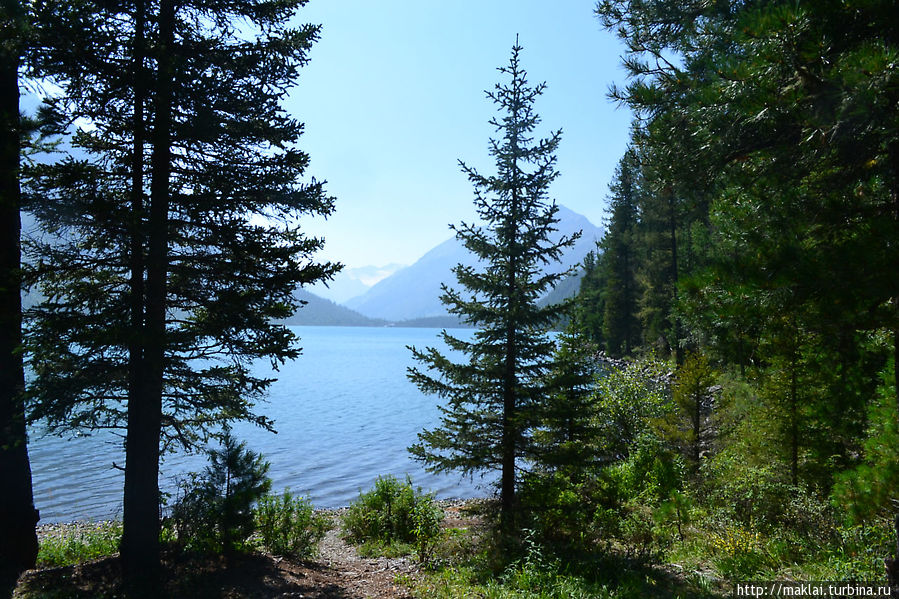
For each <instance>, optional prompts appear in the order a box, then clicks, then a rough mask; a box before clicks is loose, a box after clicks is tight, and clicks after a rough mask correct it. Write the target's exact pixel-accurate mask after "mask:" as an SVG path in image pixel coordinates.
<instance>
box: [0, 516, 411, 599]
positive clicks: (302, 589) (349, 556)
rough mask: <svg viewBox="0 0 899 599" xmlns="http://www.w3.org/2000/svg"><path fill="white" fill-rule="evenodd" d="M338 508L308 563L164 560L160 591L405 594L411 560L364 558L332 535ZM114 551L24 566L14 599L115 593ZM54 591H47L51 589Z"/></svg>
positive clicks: (320, 597) (85, 526) (349, 597)
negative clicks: (58, 564)
mask: <svg viewBox="0 0 899 599" xmlns="http://www.w3.org/2000/svg"><path fill="white" fill-rule="evenodd" d="M343 511H344V510H335V511H328V512H325V514H326V515H327V516H328V517H330V518H331V520H332V523H333V527H332V529H331V530H329V531H328V532H327V534H326V535H325V538H324V540H323V541H322V542H321V544H320V545H319V552H318V554H317V555H316V556H315V557H314V558H313V559H311V560H309V561H302V562H297V561H293V560H289V559H285V558H281V557H276V556H270V555H264V554H259V553H256V554H252V555H247V556H238V557H235V558H233V559H232V560H231V561H228V562H226V561H225V560H224V559H223V558H212V559H193V558H191V559H188V560H186V561H185V560H183V559H177V560H174V561H173V560H172V559H171V558H168V559H166V560H165V564H164V566H165V571H166V578H167V579H168V582H167V583H166V594H167V595H168V596H169V597H171V598H172V599H180V598H184V599H206V598H207V597H208V598H210V599H211V598H228V599H237V598H253V599H257V598H258V599H299V598H303V599H406V598H410V597H411V594H410V592H409V589H408V587H406V586H405V585H404V584H403V583H402V581H400V580H398V577H402V578H404V579H405V580H407V581H408V580H409V577H414V576H415V573H416V571H417V565H416V564H415V563H414V561H413V560H412V559H411V558H407V557H401V558H383V557H382V558H364V557H360V556H359V555H358V553H357V552H356V548H355V547H353V546H351V545H348V544H347V543H346V542H345V541H344V540H343V539H341V538H340V526H339V518H340V515H341V513H342V512H343ZM98 525H101V524H90V523H73V524H55V525H47V526H43V527H40V530H39V536H41V537H45V536H70V535H76V534H78V533H79V532H84V531H87V530H89V529H91V528H93V527H96V526H98ZM118 572H119V566H118V556H117V555H114V556H110V557H106V558H102V559H98V560H94V561H90V562H86V563H83V564H79V565H77V566H69V567H64V568H50V569H45V570H32V571H30V572H27V573H25V574H24V575H23V577H22V579H21V580H20V584H19V588H18V589H17V591H16V595H15V597H22V598H27V597H35V596H40V595H41V594H40V591H44V590H51V589H52V590H54V591H57V592H60V593H62V594H61V595H59V596H66V597H72V598H78V599H81V598H82V597H83V598H87V597H96V596H98V595H103V596H120V578H119V575H118ZM54 596H55V595H54Z"/></svg>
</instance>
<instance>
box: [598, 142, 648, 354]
mask: <svg viewBox="0 0 899 599" xmlns="http://www.w3.org/2000/svg"><path fill="white" fill-rule="evenodd" d="M638 167H639V165H638V163H637V156H636V154H635V152H634V151H633V150H629V151H628V152H627V153H626V154H625V155H624V157H623V158H622V159H621V161H620V162H619V164H618V168H617V169H616V171H615V179H614V181H613V182H612V185H611V191H612V198H611V206H610V212H611V218H610V219H609V228H608V231H606V234H605V236H604V237H603V240H602V244H601V245H602V248H603V250H604V253H605V256H604V261H605V264H606V265H607V269H608V275H607V277H606V290H605V306H604V310H605V314H604V316H603V319H602V323H603V324H602V326H603V337H604V338H605V343H606V348H607V350H608V352H609V354H611V355H613V356H621V355H628V354H630V353H631V351H633V349H634V348H635V347H636V345H637V343H638V342H639V339H640V323H639V321H638V320H637V309H638V304H637V302H638V298H639V292H640V289H639V287H638V282H637V276H636V273H637V267H638V257H637V251H636V240H635V236H636V228H637V197H636V196H637V185H638V182H637V177H638V174H639V170H638Z"/></svg>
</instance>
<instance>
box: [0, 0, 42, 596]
mask: <svg viewBox="0 0 899 599" xmlns="http://www.w3.org/2000/svg"><path fill="white" fill-rule="evenodd" d="M10 5H11V7H12V11H10V12H12V13H13V14H9V13H7V11H3V12H4V13H7V14H6V15H5V16H6V17H10V16H12V17H13V19H15V20H18V19H19V18H21V16H22V7H21V5H19V4H18V3H11V4H10ZM16 13H18V14H16ZM4 27H5V28H6V27H9V28H10V29H13V28H14V27H15V25H13V26H10V25H9V24H7V25H6V26H4ZM16 41H17V40H4V44H3V45H0V128H2V134H3V137H2V140H0V227H2V228H0V481H2V482H3V492H2V493H0V596H9V595H10V594H11V593H12V590H13V588H14V587H15V584H16V579H17V578H18V577H19V574H21V573H22V572H23V571H25V570H27V569H29V568H33V567H34V561H35V558H36V557H37V536H36V533H35V528H34V527H35V524H37V521H38V513H37V510H35V509H34V498H33V495H32V490H31V466H30V464H29V462H28V448H27V442H26V441H27V433H26V429H25V406H24V397H23V396H24V391H25V373H24V369H23V366H22V353H21V352H22V296H21V265H20V261H21V250H20V246H19V235H20V231H21V221H20V217H19V207H20V203H21V195H20V188H19V144H20V138H21V132H20V123H19V78H18V71H19V60H20V59H19V53H20V48H21V45H20V44H19V43H16ZM9 42H12V43H11V44H9ZM7 44H9V45H7ZM4 46H5V47H4ZM10 46H12V47H10Z"/></svg>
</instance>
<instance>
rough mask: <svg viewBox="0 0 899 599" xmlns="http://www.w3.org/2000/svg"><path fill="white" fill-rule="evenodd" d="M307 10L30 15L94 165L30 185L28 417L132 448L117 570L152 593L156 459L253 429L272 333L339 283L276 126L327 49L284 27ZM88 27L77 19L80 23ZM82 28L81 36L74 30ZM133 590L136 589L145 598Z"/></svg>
mask: <svg viewBox="0 0 899 599" xmlns="http://www.w3.org/2000/svg"><path fill="white" fill-rule="evenodd" d="M303 4H304V2H303V0H290V1H287V2H281V1H272V2H268V1H265V2H250V1H240V2H177V3H176V2H174V1H173V0H159V1H158V2H157V1H155V0H139V1H138V2H136V3H134V4H125V5H118V4H117V5H102V6H99V7H97V10H96V11H95V12H91V13H87V14H85V15H73V14H72V13H70V12H66V10H59V9H57V8H56V7H54V6H49V5H43V4H41V5H38V6H37V8H36V10H37V12H38V18H40V19H43V20H45V21H46V22H48V23H50V24H51V25H52V27H53V31H54V33H55V35H57V36H58V37H59V38H60V39H67V40H69V43H68V44H67V45H66V46H62V47H61V46H54V47H52V48H50V50H49V51H48V54H47V59H46V65H44V68H45V69H46V71H47V75H48V76H51V77H53V78H54V79H55V80H56V81H57V82H58V83H59V84H60V85H62V87H63V89H64V93H63V95H62V96H60V97H58V98H56V99H55V100H54V101H53V103H52V108H53V110H54V111H55V112H56V114H57V115H58V118H59V122H60V125H61V128H64V127H65V126H66V125H68V124H69V123H72V122H75V121H76V119H82V120H86V121H87V122H90V123H91V125H92V127H91V128H81V129H78V130H77V131H76V133H75V134H74V135H73V136H72V139H71V144H72V145H73V146H74V147H76V148H80V149H81V150H83V151H84V152H85V153H86V156H87V157H86V158H85V159H77V160H76V159H74V158H71V157H69V158H65V159H62V160H60V161H58V162H56V163H54V164H40V165H35V167H34V168H33V169H32V172H31V177H32V181H31V185H30V203H29V207H30V209H31V210H33V211H34V212H35V213H36V215H37V216H38V217H39V218H40V222H41V227H42V229H43V231H44V235H43V236H41V237H40V238H38V239H36V240H34V243H33V245H32V247H31V256H32V260H33V263H34V265H35V267H34V269H33V272H32V273H31V275H30V276H31V280H32V281H35V282H37V283H38V284H39V285H40V289H41V292H42V294H43V295H44V296H45V297H46V298H47V299H46V301H44V302H43V303H41V304H40V305H38V306H36V307H35V308H34V309H32V310H31V311H30V314H29V315H28V316H29V335H28V339H27V344H28V348H29V351H30V352H31V359H30V365H31V367H32V369H33V370H34V372H35V383H34V385H33V388H32V390H31V396H32V406H33V410H32V416H33V417H34V418H44V419H46V421H47V422H48V423H49V424H50V426H51V427H54V428H57V429H59V430H64V429H66V428H69V427H76V428H87V429H96V428H124V429H126V431H127V432H126V442H125V449H126V464H125V501H124V513H123V518H124V532H123V538H122V559H123V562H124V564H125V566H126V573H127V574H128V575H129V577H130V578H131V579H132V581H131V582H132V583H134V584H132V587H134V588H136V589H141V588H143V589H149V590H148V591H147V592H150V593H152V592H153V591H152V589H153V588H155V584H156V583H155V582H153V579H154V578H155V573H156V572H157V569H158V559H159V558H158V538H159V523H158V509H159V507H158V506H159V491H158V481H157V478H158V462H159V456H160V452H161V451H163V450H165V449H167V448H169V447H171V446H172V445H173V444H175V443H177V444H179V445H181V446H183V447H187V448H191V447H195V446H197V445H199V444H202V443H203V442H205V441H206V440H207V439H208V437H209V435H211V434H216V431H218V430H220V428H219V427H220V425H221V424H222V423H227V422H229V421H232V420H236V419H240V420H250V421H253V422H255V423H257V424H259V425H260V426H264V427H271V422H270V421H269V420H268V419H266V418H265V417H264V416H261V415H259V414H257V413H256V412H255V410H254V404H255V403H256V402H257V401H258V400H260V399H261V398H262V397H263V395H264V393H265V390H266V388H267V387H268V385H269V384H270V383H271V380H270V379H266V378H260V377H258V376H255V375H254V374H252V372H251V369H250V364H251V362H253V361H254V360H258V359H266V360H270V361H271V363H272V364H273V365H275V366H277V365H278V364H280V363H282V362H284V361H285V360H289V359H293V358H295V357H297V355H298V353H299V350H298V348H297V347H296V344H295V341H296V339H295V337H294V335H293V334H292V333H291V332H290V331H289V330H287V329H286V327H284V326H283V325H281V324H278V323H277V322H276V319H284V318H286V317H288V316H289V315H290V314H291V313H292V312H293V311H294V310H295V309H296V308H297V306H298V302H297V300H296V299H295V298H294V296H293V291H294V289H295V288H296V287H297V286H298V285H300V284H303V283H311V282H314V281H317V280H321V279H323V278H327V277H328V276H330V275H331V274H332V273H333V272H334V271H335V270H336V267H335V265H331V264H318V263H316V262H314V261H313V259H312V256H313V254H314V253H315V252H316V251H317V250H318V249H319V248H320V247H321V245H322V241H321V240H320V239H315V238H308V237H306V236H304V235H303V233H302V231H301V230H300V228H299V226H298V224H297V219H298V217H300V216H301V215H303V214H310V213H311V214H328V213H330V212H331V210H332V209H333V199H332V198H330V197H328V196H327V195H326V194H325V192H324V189H323V187H322V184H321V183H320V182H317V181H315V180H314V179H311V180H308V181H305V182H304V181H303V180H302V179H301V178H302V177H303V175H304V174H305V170H306V166H307V164H308V157H307V155H306V154H305V153H303V152H302V151H301V150H299V149H298V148H297V145H296V144H297V141H298V139H299V136H300V134H301V133H302V124H301V123H300V122H299V121H297V120H296V119H294V118H293V117H290V116H288V115H287V114H286V113H285V112H284V110H283V109H282V108H281V101H282V100H283V97H284V94H285V91H286V90H287V89H288V88H290V87H291V86H292V85H294V84H295V83H296V80H297V77H298V72H299V68H300V67H301V66H302V65H303V64H305V62H306V60H307V52H308V50H309V49H310V47H311V44H312V43H313V42H314V41H315V40H316V39H317V36H318V28H317V27H315V26H311V25H306V26H293V25H291V24H290V20H291V19H290V17H291V16H292V15H293V14H294V13H295V12H296V10H297V9H298V8H299V7H300V6H302V5H303ZM75 17H78V18H75ZM82 17H83V18H82ZM138 579H145V580H142V581H138Z"/></svg>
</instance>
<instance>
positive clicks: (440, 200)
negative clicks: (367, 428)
mask: <svg viewBox="0 0 899 599" xmlns="http://www.w3.org/2000/svg"><path fill="white" fill-rule="evenodd" d="M593 7H594V3H593V1H592V0H556V1H555V2H547V1H545V0H480V1H477V0H455V1H442V2H437V1H430V0H418V1H416V0H379V1H372V0H311V1H310V3H309V4H308V5H307V6H306V7H305V8H304V9H302V11H301V12H300V14H299V20H300V21H301V22H311V23H320V24H322V26H323V28H322V38H321V40H320V41H319V42H318V43H317V44H315V46H314V47H313V49H312V52H311V59H312V60H311V63H310V64H309V65H308V66H307V67H305V68H304V69H303V71H302V75H301V79H300V83H299V86H298V87H297V88H296V89H295V90H294V91H293V92H292V94H291V96H290V98H289V100H288V101H287V106H288V110H290V112H291V113H293V114H295V115H296V116H297V117H299V118H300V119H301V120H303V121H304V122H305V124H306V134H305V135H304V138H303V140H302V142H301V145H302V147H303V149H304V150H306V151H308V152H309V154H310V157H311V165H310V169H309V174H311V175H313V176H315V177H316V178H318V179H327V180H328V190H329V192H330V193H331V194H332V195H334V196H336V198H337V211H336V213H335V214H334V215H333V216H332V217H331V218H329V219H327V220H322V219H314V220H313V221H312V222H308V223H307V228H308V231H310V233H312V234H315V235H319V236H324V237H325V239H326V241H327V245H326V249H325V251H324V252H323V254H322V257H323V258H327V259H329V260H338V261H341V262H344V263H345V264H346V265H347V266H350V267H359V266H365V265H383V264H386V263H389V262H399V263H403V264H411V263H412V262H414V261H415V260H417V259H418V258H419V257H421V255H422V254H424V253H425V252H426V251H427V250H428V249H430V248H431V247H433V246H434V245H436V244H438V243H440V242H442V241H443V240H445V239H447V238H448V237H450V235H451V232H450V231H449V230H448V228H447V226H448V224H449V223H457V222H459V221H460V220H463V219H465V220H470V219H471V218H472V216H473V214H474V210H473V207H472V189H471V186H470V185H469V183H468V181H467V179H466V177H465V176H464V175H463V174H462V173H461V172H460V170H459V168H458V165H457V162H456V161H457V160H458V159H460V158H461V159H462V160H464V161H465V162H466V163H468V164H469V165H472V166H475V167H477V168H478V169H479V170H481V171H482V172H485V173H490V172H492V167H493V161H492V159H491V158H490V157H489V156H488V154H487V141H488V138H489V137H490V136H491V135H493V130H492V127H491V126H490V125H488V123H487V121H488V120H489V119H490V118H491V117H492V116H493V115H494V114H495V110H494V107H493V105H492V104H491V103H490V102H489V100H487V99H486V98H485V96H484V92H483V90H485V89H488V88H492V87H493V85H494V84H495V83H497V81H499V80H500V79H499V78H500V73H498V72H497V71H496V67H498V66H500V65H504V64H506V63H507V62H508V59H509V56H510V51H511V47H512V45H513V43H514V42H515V36H516V34H518V35H519V42H520V44H521V45H522V46H523V47H524V51H523V53H522V64H523V66H524V68H525V69H526V70H527V71H528V75H529V80H530V81H531V82H532V83H536V82H540V81H546V83H547V86H548V87H547V90H546V92H545V93H544V95H543V96H542V97H541V99H540V100H539V101H538V104H537V111H538V112H539V114H540V115H541V116H542V118H543V125H544V127H546V130H547V131H548V130H549V129H550V128H551V129H557V128H562V129H563V137H562V144H561V147H560V150H559V152H558V168H559V170H560V171H561V176H560V178H559V179H558V180H557V182H556V183H555V184H554V186H553V189H552V195H553V197H555V199H556V200H557V201H558V202H559V203H561V204H565V205H566V206H568V207H569V208H571V209H572V210H574V211H576V212H580V213H582V214H584V215H586V216H587V217H588V218H589V219H590V220H591V221H593V222H594V223H596V224H599V223H600V222H601V220H602V217H603V210H604V206H605V203H606V196H607V193H608V184H609V180H610V177H611V175H612V173H613V170H614V168H615V165H616V163H617V161H618V159H619V157H620V156H621V155H622V154H623V152H624V150H625V146H626V143H627V132H628V128H629V123H630V115H629V113H628V112H627V111H626V110H625V109H622V108H617V107H616V106H615V105H614V104H613V103H611V102H610V101H609V100H608V99H607V97H606V92H607V90H608V86H609V84H610V83H612V82H613V81H617V82H619V83H621V82H623V81H624V72H623V70H622V69H621V67H620V66H619V64H620V58H619V57H620V55H621V54H622V46H621V44H620V43H619V42H618V41H617V40H616V39H615V38H614V36H612V35H611V34H610V33H608V32H606V31H603V30H602V29H601V27H600V25H599V22H598V21H597V20H596V18H595V17H594V16H593Z"/></svg>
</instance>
